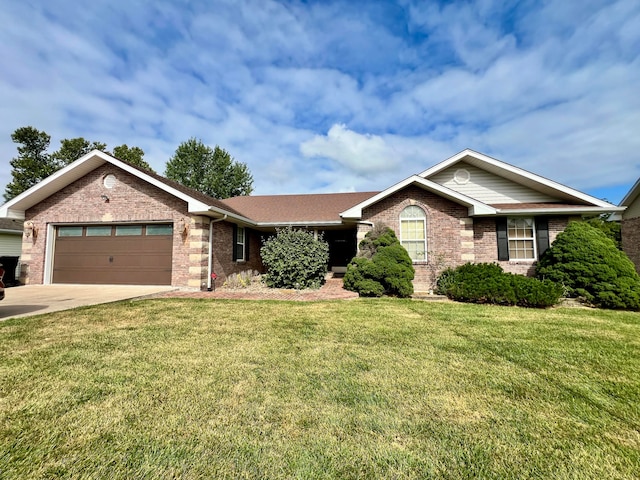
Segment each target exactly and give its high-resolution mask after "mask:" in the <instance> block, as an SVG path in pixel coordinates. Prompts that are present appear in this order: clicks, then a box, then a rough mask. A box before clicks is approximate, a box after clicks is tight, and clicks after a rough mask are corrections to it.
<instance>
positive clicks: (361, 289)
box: [344, 227, 415, 297]
mask: <svg viewBox="0 0 640 480" xmlns="http://www.w3.org/2000/svg"><path fill="white" fill-rule="evenodd" d="M359 251H360V254H359V255H358V256H356V257H355V258H354V259H353V260H352V261H351V262H350V263H349V265H348V266H347V273H346V274H345V276H344V288H346V289H347V290H351V291H353V292H357V293H358V294H359V295H360V296H362V297H381V296H382V295H392V296H398V297H410V296H411V295H412V294H413V277H414V276H415V270H414V268H413V262H412V261H411V258H410V257H409V254H408V253H407V251H406V250H405V248H404V247H403V246H402V245H401V244H400V241H399V240H398V238H397V237H396V234H395V233H394V232H393V230H391V229H390V228H388V227H382V228H380V227H378V228H374V229H373V230H372V231H371V232H369V233H367V235H366V236H365V238H364V239H363V240H362V242H360V245H359Z"/></svg>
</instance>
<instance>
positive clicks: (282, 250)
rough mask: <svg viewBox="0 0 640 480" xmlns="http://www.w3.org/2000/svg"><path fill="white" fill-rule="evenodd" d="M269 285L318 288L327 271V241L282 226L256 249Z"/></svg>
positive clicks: (305, 232)
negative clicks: (258, 249) (258, 250)
mask: <svg viewBox="0 0 640 480" xmlns="http://www.w3.org/2000/svg"><path fill="white" fill-rule="evenodd" d="M260 255H261V257H262V263H263V264H264V266H265V269H266V271H267V274H266V275H265V284H266V285H267V286H268V287H271V288H296V289H301V288H320V286H321V285H322V283H323V282H324V279H325V276H326V274H327V265H328V264H329V244H328V243H327V242H326V241H325V240H324V239H323V238H322V237H318V238H316V237H315V236H314V234H313V232H309V231H306V230H297V229H292V228H284V229H279V230H277V233H276V235H275V236H272V237H269V238H268V239H266V240H263V244H262V248H261V249H260Z"/></svg>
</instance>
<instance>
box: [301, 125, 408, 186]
mask: <svg viewBox="0 0 640 480" xmlns="http://www.w3.org/2000/svg"><path fill="white" fill-rule="evenodd" d="M300 151H301V152H302V154H303V155H304V156H305V157H323V158H329V159H332V160H335V161H336V162H338V163H339V164H340V165H342V166H343V167H346V168H347V169H348V170H349V171H352V172H355V173H356V174H358V175H363V176H366V175H367V174H369V173H377V172H381V171H390V170H393V169H394V168H395V166H396V164H397V162H398V159H397V154H396V152H394V151H393V148H391V147H389V146H388V145H387V144H386V143H385V141H384V140H383V139H382V137H379V136H377V135H369V134H367V135H361V134H359V133H356V132H353V131H351V130H349V129H348V128H346V126H345V125H341V124H337V125H333V126H332V127H331V128H330V129H329V131H328V132H327V135H326V136H324V135H316V136H315V137H314V138H313V139H311V140H308V141H306V142H304V143H303V144H302V145H300Z"/></svg>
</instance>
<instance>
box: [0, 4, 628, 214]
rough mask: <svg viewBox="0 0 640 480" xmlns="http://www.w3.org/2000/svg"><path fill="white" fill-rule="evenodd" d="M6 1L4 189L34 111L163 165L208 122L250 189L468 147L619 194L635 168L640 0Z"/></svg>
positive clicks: (331, 178)
mask: <svg viewBox="0 0 640 480" xmlns="http://www.w3.org/2000/svg"><path fill="white" fill-rule="evenodd" d="M3 4H4V5H3V7H2V9H0V24H1V25H2V26H3V28H2V29H0V58H2V59H3V62H2V65H3V66H2V74H1V75H0V109H1V110H2V115H0V162H1V163H0V189H1V190H2V192H4V188H5V185H6V183H8V182H9V181H10V165H9V161H10V159H11V158H13V157H15V156H16V153H17V152H16V148H15V147H16V146H15V144H13V143H12V142H11V138H10V136H11V133H12V132H13V131H14V130H15V129H16V128H18V127H22V126H27V125H31V126H34V127H36V128H38V129H40V130H44V131H46V132H47V133H49V134H50V135H51V137H52V141H51V151H53V150H56V149H57V148H58V147H59V144H60V143H59V142H60V140H61V139H63V138H73V137H78V136H82V137H84V138H86V139H88V140H98V141H102V142H105V143H107V144H108V146H109V147H114V146H116V145H120V144H122V143H126V144H128V145H129V146H134V145H135V146H139V147H141V148H142V149H143V150H144V151H145V159H146V160H147V162H149V163H150V164H151V166H152V167H153V168H154V169H155V170H156V171H157V172H158V173H160V174H162V173H164V169H165V163H166V162H167V160H169V158H170V157H171V156H172V154H173V153H174V151H175V149H176V147H177V146H178V145H179V144H180V143H181V142H183V141H185V140H187V139H189V138H190V137H196V138H199V139H201V140H202V141H203V142H204V143H206V144H208V145H211V146H212V147H213V146H215V145H219V146H221V147H222V148H225V149H226V150H228V151H229V152H230V153H231V154H232V155H233V156H234V158H235V159H236V160H239V161H241V162H244V163H246V164H247V165H248V166H249V169H250V170H251V172H252V173H253V176H254V187H255V192H254V193H255V194H275V193H306V192H309V193H317V192H343V191H369V190H378V189H383V188H386V187H388V186H390V185H392V184H394V183H396V182H397V181H400V180H402V179H404V178H406V177H408V176H409V175H411V174H414V173H418V172H421V171H423V170H425V169H426V168H428V167H430V166H432V165H434V164H436V163H438V162H440V161H442V160H444V159H446V158H448V157H450V156H452V155H454V154H455V153H457V152H459V151H461V150H463V149H465V148H471V149H474V150H477V151H480V152H482V153H485V154H487V155H490V156H493V157H495V158H498V159H500V160H503V161H505V162H508V163H511V164H513V165H517V166H519V167H521V168H524V169H527V170H529V171H532V172H534V173H537V174H539V175H543V176H545V177H548V178H551V179H553V180H556V181H559V182H561V183H564V184H566V185H569V186H571V187H574V188H577V189H579V190H582V191H585V192H587V193H590V194H592V195H595V196H597V197H599V198H607V199H608V200H610V201H612V202H614V203H618V202H619V201H620V200H621V198H622V197H623V196H624V194H625V193H626V192H627V190H628V189H629V188H630V187H631V185H633V183H634V182H635V181H636V179H637V178H638V177H639V176H640V154H639V153H638V152H640V3H639V2H638V1H637V0H619V1H611V0H608V1H589V0H583V1H542V2H538V1H502V0H500V1H499V0H486V1H485V0H483V1H475V2H435V1H434V2H431V1H412V0H399V1H396V2H391V1H370V2H366V1H353V0H351V1H349V0H338V1H313V0H311V1H271V0H255V1H254V0H245V1H243V0H230V1H218V0H209V1H149V2H146V1H136V0H134V1H128V2H122V1H120V0H110V1H103V0H93V1H92V2H88V3H87V4H86V6H85V5H84V4H82V3H78V2H76V1H71V0H48V1H44V0H41V1H28V0H25V1H21V2H3ZM80 5H83V6H80Z"/></svg>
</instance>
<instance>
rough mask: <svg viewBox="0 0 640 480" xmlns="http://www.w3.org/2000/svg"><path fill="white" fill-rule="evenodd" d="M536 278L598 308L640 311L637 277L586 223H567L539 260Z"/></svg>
mask: <svg viewBox="0 0 640 480" xmlns="http://www.w3.org/2000/svg"><path fill="white" fill-rule="evenodd" d="M536 276H537V277H538V278H543V279H549V280H552V281H554V282H556V283H559V284H561V285H563V286H564V287H565V289H566V291H567V296H569V297H582V298H584V299H585V300H586V301H587V302H589V303H591V304H593V305H595V306H598V307H602V308H611V309H627V310H639V309H640V277H639V276H638V274H637V273H636V270H635V267H634V265H633V263H632V262H631V260H629V257H627V255H626V254H625V253H624V252H622V251H620V250H618V248H617V246H616V244H615V242H614V241H613V240H612V239H611V238H609V237H608V236H607V235H606V234H605V233H603V232H602V231H601V230H600V229H598V228H595V227H593V226H591V225H589V224H588V223H586V222H571V223H569V225H568V226H567V228H566V229H565V230H564V232H561V233H559V234H558V236H557V237H556V240H555V241H554V242H553V244H552V245H551V246H550V247H549V249H547V251H546V252H545V253H544V254H543V255H542V258H540V261H539V262H538V265H537V267H536Z"/></svg>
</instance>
